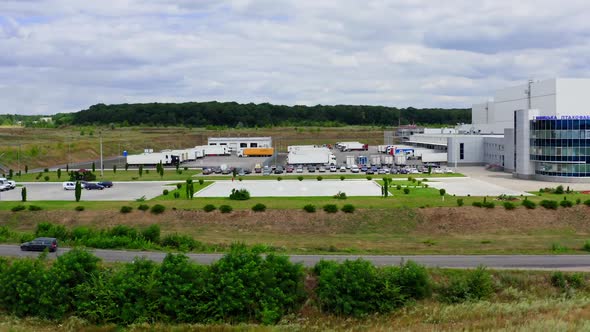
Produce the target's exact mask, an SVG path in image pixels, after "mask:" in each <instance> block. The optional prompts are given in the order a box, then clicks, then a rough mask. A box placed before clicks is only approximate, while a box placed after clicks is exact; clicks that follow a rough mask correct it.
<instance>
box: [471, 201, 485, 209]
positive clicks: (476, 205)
mask: <svg viewBox="0 0 590 332" xmlns="http://www.w3.org/2000/svg"><path fill="white" fill-rule="evenodd" d="M471 205H473V206H475V207H478V208H480V207H483V203H482V202H473V203H471Z"/></svg>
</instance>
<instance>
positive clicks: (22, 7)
mask: <svg viewBox="0 0 590 332" xmlns="http://www.w3.org/2000/svg"><path fill="white" fill-rule="evenodd" d="M589 10H590V4H588V1H587V0H585V1H578V0H567V1H553V0H552V1H546V0H534V1H527V0H523V1H512V0H511V1H504V0H492V1H488V0H482V1H472V0H465V1H463V0H447V1H429V0H424V1H422V0H399V1H394V0H391V1H387V0H363V1H361V0H293V1H291V0H227V1H225V0H87V1H78V0H0V113H19V114H53V113H57V112H71V111H78V110H80V109H85V108H87V107H88V106H90V105H92V104H96V103H105V104H114V103H125V102H127V103H132V102H152V101H158V102H182V101H209V100H219V101H238V102H244V103H247V102H255V103H261V102H271V103H278V104H287V105H293V104H307V105H315V104H366V105H387V106H397V107H407V106H414V107H469V106H470V105H471V103H473V102H480V101H485V100H486V99H487V98H488V97H489V96H491V95H492V94H493V91H494V90H495V89H497V88H502V87H505V86H507V85H508V86H509V85H513V84H519V83H524V82H525V81H526V80H527V79H528V78H534V79H545V78H551V77H555V76H559V77H590V36H589V35H590V19H588V12H589Z"/></svg>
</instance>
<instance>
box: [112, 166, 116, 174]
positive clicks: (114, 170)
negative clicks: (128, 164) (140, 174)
mask: <svg viewBox="0 0 590 332" xmlns="http://www.w3.org/2000/svg"><path fill="white" fill-rule="evenodd" d="M113 174H117V165H113Z"/></svg>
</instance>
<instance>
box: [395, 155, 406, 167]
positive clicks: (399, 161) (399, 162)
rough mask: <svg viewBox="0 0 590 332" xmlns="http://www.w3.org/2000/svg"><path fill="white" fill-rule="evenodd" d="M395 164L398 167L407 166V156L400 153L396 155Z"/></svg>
mask: <svg viewBox="0 0 590 332" xmlns="http://www.w3.org/2000/svg"><path fill="white" fill-rule="evenodd" d="M394 160H395V164H396V165H398V166H404V165H405V164H406V155H405V154H403V153H398V154H396V155H395V159H394Z"/></svg>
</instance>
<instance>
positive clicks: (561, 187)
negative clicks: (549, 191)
mask: <svg viewBox="0 0 590 332" xmlns="http://www.w3.org/2000/svg"><path fill="white" fill-rule="evenodd" d="M564 192H565V191H564V190H563V186H562V185H559V186H557V187H556V188H555V190H554V191H553V193H554V194H557V195H563V193H564Z"/></svg>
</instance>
